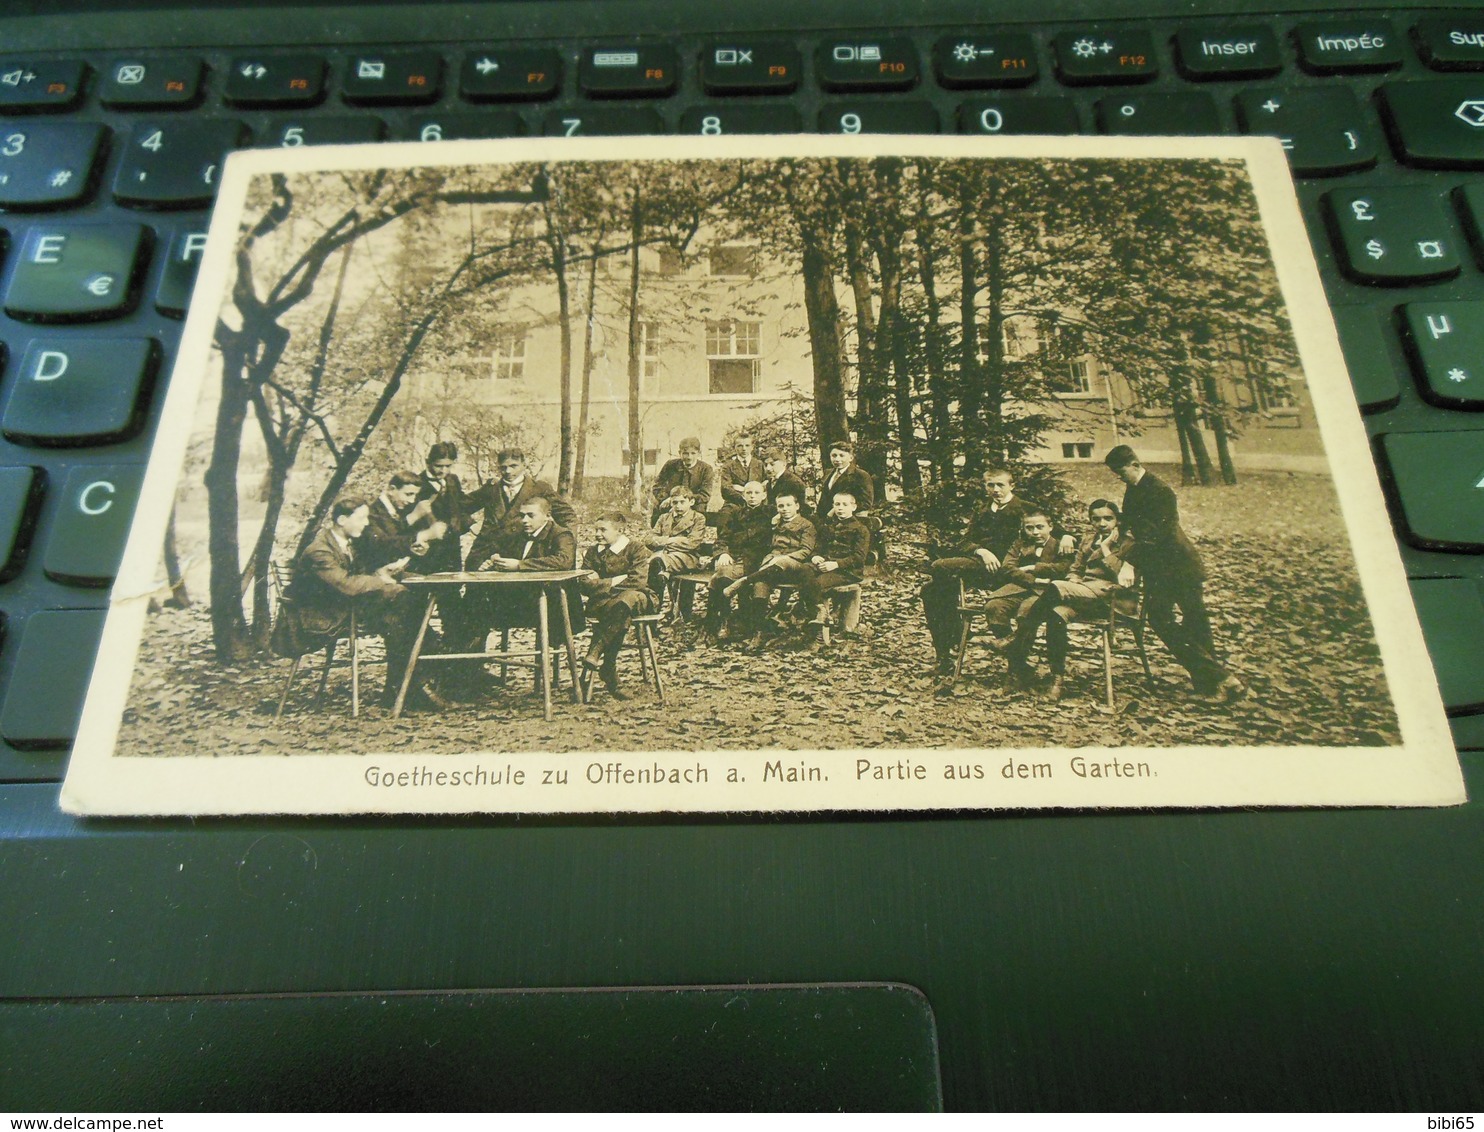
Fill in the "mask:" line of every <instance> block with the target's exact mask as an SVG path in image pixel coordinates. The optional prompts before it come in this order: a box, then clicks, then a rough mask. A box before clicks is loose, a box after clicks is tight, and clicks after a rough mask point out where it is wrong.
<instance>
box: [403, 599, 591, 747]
mask: <svg viewBox="0 0 1484 1132" xmlns="http://www.w3.org/2000/svg"><path fill="white" fill-rule="evenodd" d="M587 572H588V571H586V570H479V571H458V572H449V573H446V574H406V575H403V577H402V578H401V582H402V584H403V585H404V586H406V587H408V589H412V590H417V589H425V590H427V591H428V604H427V607H426V608H425V609H424V610H423V619H422V623H421V624H420V625H419V626H418V628H417V636H416V637H415V638H414V639H413V642H412V654H411V655H410V656H409V657H408V658H407V671H406V672H405V673H403V674H402V686H401V687H400V688H399V689H398V690H397V702H396V704H395V706H394V707H393V708H392V717H393V718H396V717H397V716H400V715H401V714H402V705H403V704H404V703H405V702H406V700H407V689H408V688H410V687H411V686H412V674H413V672H414V671H416V669H417V663H418V661H419V660H423V661H428V662H433V661H445V660H499V661H500V662H501V663H502V664H513V665H520V666H522V667H527V666H528V667H532V668H535V669H536V673H537V681H538V682H539V683H540V685H541V709H542V714H543V716H544V717H545V718H546V719H548V720H550V719H551V640H550V634H549V632H548V631H547V623H546V614H547V611H548V610H549V609H550V608H551V598H552V595H553V594H554V595H555V596H556V601H557V608H559V609H560V610H561V611H562V635H563V637H564V638H565V640H564V642H563V643H564V644H565V645H566V646H567V663H568V665H569V668H570V671H571V674H572V702H573V703H575V704H580V703H581V702H582V689H581V688H580V687H579V683H580V682H579V680H578V678H577V643H576V641H574V640H573V639H572V616H571V614H570V613H569V612H568V609H567V598H566V594H565V593H564V592H563V591H564V588H565V586H566V584H567V583H568V582H571V581H573V580H574V579H576V578H580V577H582V576H583V575H584V574H586V573H587ZM461 586H465V587H468V589H469V591H470V592H472V591H473V590H475V589H479V588H482V587H486V586H513V587H516V588H517V589H534V590H535V591H536V594H535V597H536V640H537V647H536V651H535V652H534V653H529V652H524V651H521V652H511V651H509V650H507V649H495V650H493V651H491V650H488V649H486V650H482V651H480V652H460V653H433V654H431V655H429V656H423V655H422V647H423V640H424V639H425V638H426V637H427V634H428V622H429V621H430V620H432V617H433V607H434V606H435V605H437V603H438V594H439V592H440V591H447V590H450V589H452V590H457V589H458V588H459V587H461Z"/></svg>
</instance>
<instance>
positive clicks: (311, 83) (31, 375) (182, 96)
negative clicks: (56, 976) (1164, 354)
mask: <svg viewBox="0 0 1484 1132" xmlns="http://www.w3.org/2000/svg"><path fill="white" fill-rule="evenodd" d="M796 132H819V133H847V134H853V133H955V132H956V133H961V134H977V135H1002V134H1029V133H1041V134H1077V133H1102V134H1116V135H1122V134H1240V133H1252V134H1275V135H1278V136H1280V137H1282V138H1283V139H1284V146H1285V148H1286V149H1287V151H1288V156H1289V160H1290V163H1291V165H1292V167H1293V170H1294V173H1295V176H1296V177H1297V178H1298V185H1299V195H1300V199H1301V202H1302V206H1303V210H1304V215H1305V219H1306V221H1307V223H1308V225H1309V230H1310V235H1311V240H1312V243H1313V246H1314V250H1315V254H1316V257H1317V259H1318V261H1319V265H1320V269H1321V272H1322V274H1323V276H1324V281H1325V285H1326V288H1327V289H1328V294H1329V297H1330V301H1331V304H1332V306H1333V308H1334V310H1335V316H1336V321H1337V324H1338V327H1339V332H1340V336H1341V340H1342V345H1343V347H1344V351H1345V356H1346V359H1347V362H1348V363H1349V366H1350V368H1351V372H1352V378H1353V381H1354V385H1355V392H1356V397H1357V400H1358V401H1359V403H1360V406H1361V408H1362V410H1363V411H1364V412H1365V414H1366V419H1367V423H1368V425H1369V428H1370V430H1371V433H1372V435H1373V437H1374V438H1375V454H1376V460H1377V463H1378V466H1379V467H1380V469H1381V473H1382V479H1383V483H1384V484H1385V485H1386V489H1387V493H1388V496H1389V502H1390V505H1391V508H1392V520H1393V525H1394V527H1395V530H1396V533H1397V537H1398V540H1399V542H1400V545H1401V547H1402V552H1403V556H1404V558H1405V561H1406V565H1407V571H1408V575H1409V577H1410V578H1411V579H1412V586H1413V594H1414V597H1415V599H1416V602H1417V605H1418V610H1419V614H1420V616H1421V618H1422V621H1423V628H1424V632H1425V633H1426V635H1427V638H1428V645H1429V648H1430V650H1431V651H1432V654H1433V658H1434V661H1435V664H1436V665H1437V669H1438V676H1439V683H1440V686H1441V687H1442V689H1443V694H1444V699H1445V702H1446V703H1447V705H1448V708H1449V711H1450V714H1451V715H1453V717H1454V725H1455V737H1456V738H1457V740H1458V742H1459V745H1460V747H1463V748H1472V747H1484V665H1480V664H1479V663H1478V650H1477V647H1476V642H1477V641H1478V639H1479V638H1480V633H1481V630H1484V602H1481V597H1480V593H1481V591H1480V589H1479V586H1478V579H1479V577H1480V575H1481V573H1484V570H1481V565H1484V559H1481V558H1480V557H1478V556H1479V555H1480V554H1484V491H1481V490H1480V489H1481V487H1484V479H1481V477H1484V431H1479V429H1480V427H1481V426H1484V417H1481V416H1479V415H1478V414H1479V412H1480V410H1484V275H1481V267H1484V176H1481V175H1480V171H1481V170H1484V15H1481V14H1475V13H1471V12H1464V11H1458V12H1447V11H1437V10H1416V11H1410V12H1397V11H1391V12H1387V13H1366V12H1358V13H1345V14H1340V15H1335V16H1332V17H1324V16H1321V17H1316V16H1314V15H1313V14H1306V15H1303V16H1295V17H1293V18H1284V17H1282V16H1275V17H1263V18H1247V17H1243V18H1242V19H1241V20H1239V21H1237V22H1232V23H1228V24H1217V23H1212V22H1206V21H1199V20H1195V19H1191V20H1189V21H1186V22H1180V21H1158V22H1155V21H1145V22H1137V23H1130V22H1109V23H1097V22H1089V23H1086V24H1064V25H1045V26H1034V27H1026V26H1016V27H992V26H985V27H975V26H953V27H948V26H945V27H938V28H929V29H922V30H914V31H913V32H911V33H910V34H908V33H905V32H903V31H902V30H900V29H896V30H892V29H879V28H877V29H872V28H859V29H842V30H841V31H839V33H838V34H818V35H811V36H808V37H799V36H794V35H788V34H779V35H775V36H767V35H760V36H747V35H743V36H737V37H732V38H726V39H708V38H705V37H691V36H684V37H679V38H677V39H674V40H671V41H660V40H655V39H651V38H646V39H636V40H634V41H632V42H622V41H608V40H605V41H604V42H600V43H599V42H593V43H587V42H580V41H577V40H572V41H568V42H530V43H527V42H522V43H500V42H488V43H483V42H473V43H444V44H438V45H417V46H415V47H413V48H411V49H404V48H402V47H399V48H397V49H395V50H385V51H384V50H381V49H380V48H373V47H367V48H364V49H357V48H355V47H341V46H337V47H335V48H334V49H333V50H331V49H327V50H323V51H314V50H307V49H298V50H284V51H268V52H261V53H259V52H253V51H238V50H232V51H222V52H210V51H207V52H179V51H174V50H172V51H170V52H164V53H153V52H149V51H143V52H132V51H127V50H120V51H117V52H109V53H98V54H87V55H86V56H83V55H64V54H57V55H52V56H45V57H42V56H24V57H20V56H18V57H7V56H4V55H3V54H0V230H3V237H4V259H3V264H0V268H3V275H0V279H3V282H0V307H3V315H0V338H3V342H4V378H3V383H0V616H3V630H4V636H3V641H0V738H3V740H4V743H3V745H0V781H26V780H55V779H60V777H61V775H62V772H63V770H64V767H65V757H66V747H67V744H68V742H69V740H70V738H71V735H72V732H73V728H74V727H75V724H76V719H77V715H78V712H79V710H80V707H81V700H82V696H83V693H84V691H85V689H86V685H87V678H88V671H89V658H90V656H91V655H92V653H93V652H94V651H95V644H96V640H97V637H98V633H99V631H100V629H101V624H102V615H101V612H100V611H101V610H102V608H103V607H104V605H105V604H106V597H107V586H108V584H109V582H110V580H111V578H112V575H113V573H114V571H115V569H116V568H117V564H118V559H119V556H120V554H121V552H122V546H123V540H124V538H125V535H126V532H127V526H128V517H129V515H130V513H131V511H132V508H133V505H134V501H135V499H136V497H137V494H138V490H139V483H140V477H141V473H142V466H143V463H144V461H145V459H146V457H147V454H148V446H149V437H150V433H151V430H152V424H153V422H154V420H155V419H156V413H157V410H158V407H159V402H160V395H159V394H160V389H161V386H162V383H163V381H164V378H165V375H167V374H168V372H169V368H170V365H171V362H172V359H173V356H174V350H175V347H176V343H177V340H178V338H179V333H180V328H181V317H182V315H183V314H184V311H185V308H186V305H187V301H188V299H189V296H190V289H191V285H192V280H193V276H194V271H195V267H196V264H197V262H198V260H199V257H200V252H201V248H202V243H203V241H204V234H205V231H206V225H207V211H206V210H207V209H208V208H209V207H210V204H211V200H212V196H213V193H214V191H215V187H216V184H217V182H218V180H219V172H220V169H221V163H222V160H223V158H224V156H225V155H226V154H227V153H228V152H230V151H231V150H233V149H237V148H242V147H248V146H301V145H319V144H335V143H347V142H371V141H382V140H393V141H419V140H420V141H436V140H443V139H469V138H496V137H519V136H542V135H544V136H548V137H575V136H595V135H628V134H644V133H664V134H675V133H682V134H694V135H702V136H704V135H717V134H748V133H750V134H759V133H796ZM64 374H65V375H66V378H67V380H65V381H60V380H57V379H58V378H60V377H62V376H63V375H64Z"/></svg>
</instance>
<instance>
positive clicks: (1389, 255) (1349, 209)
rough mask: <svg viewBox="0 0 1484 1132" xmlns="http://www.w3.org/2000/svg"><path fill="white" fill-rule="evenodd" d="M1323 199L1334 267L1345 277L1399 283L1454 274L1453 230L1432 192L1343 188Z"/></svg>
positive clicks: (1326, 195) (1429, 190) (1455, 271)
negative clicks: (1336, 254)
mask: <svg viewBox="0 0 1484 1132" xmlns="http://www.w3.org/2000/svg"><path fill="white" fill-rule="evenodd" d="M1324 199H1325V203H1326V204H1327V206H1328V210H1329V219H1330V223H1331V224H1332V226H1333V228H1334V233H1335V236H1336V242H1337V243H1338V245H1339V250H1340V253H1341V256H1340V265H1341V267H1343V268H1344V270H1345V273H1346V274H1347V275H1349V276H1350V277H1351V278H1353V279H1356V280H1358V281H1360V282H1362V283H1381V284H1391V285H1400V284H1407V283H1424V282H1427V281H1429V280H1432V279H1447V278H1450V277H1451V276H1454V275H1457V274H1458V270H1459V266H1460V262H1459V255H1458V249H1457V241H1456V240H1455V238H1454V235H1453V226H1452V225H1451V224H1450V223H1449V222H1448V218H1447V215H1446V212H1445V209H1444V206H1443V201H1442V199H1441V198H1440V197H1438V195H1437V194H1436V193H1434V192H1433V190H1431V189H1429V188H1387V189H1371V190H1364V189H1345V190H1343V191H1336V192H1332V193H1326V194H1325V198H1324Z"/></svg>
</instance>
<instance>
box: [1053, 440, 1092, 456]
mask: <svg viewBox="0 0 1484 1132" xmlns="http://www.w3.org/2000/svg"><path fill="white" fill-rule="evenodd" d="M1061 458H1062V459H1063V460H1091V459H1092V441H1090V440H1079V441H1076V442H1074V443H1072V444H1063V445H1062V446H1061Z"/></svg>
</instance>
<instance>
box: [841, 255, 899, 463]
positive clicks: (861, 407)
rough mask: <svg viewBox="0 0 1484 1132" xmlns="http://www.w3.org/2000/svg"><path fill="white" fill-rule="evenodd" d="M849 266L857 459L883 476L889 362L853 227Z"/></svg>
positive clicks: (846, 256)
mask: <svg viewBox="0 0 1484 1132" xmlns="http://www.w3.org/2000/svg"><path fill="white" fill-rule="evenodd" d="M845 269H846V273H847V274H848V276H849V278H850V289H851V291H852V292H853V294H854V295H855V341H856V357H857V358H858V359H859V363H860V378H859V380H858V381H857V382H856V389H855V419H856V432H857V435H858V437H859V440H860V451H859V452H858V453H857V462H858V463H859V464H860V466H861V467H862V468H864V469H865V470H866V471H868V472H870V473H871V475H872V476H874V477H875V478H877V479H878V480H879V479H881V478H883V477H884V476H885V474H886V452H887V447H888V445H889V438H888V436H887V421H886V406H885V404H884V401H885V389H886V381H885V377H884V375H883V374H882V372H881V370H882V366H883V365H884V364H885V363H884V360H883V356H882V352H881V348H880V347H881V335H880V326H879V324H878V323H877V321H876V309H875V296H874V295H873V294H872V289H871V272H870V267H869V265H868V264H867V262H866V253H865V249H864V248H862V247H861V244H860V239H859V237H858V236H857V235H856V234H855V233H854V232H853V231H852V230H851V229H849V228H847V229H846V232H845Z"/></svg>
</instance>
